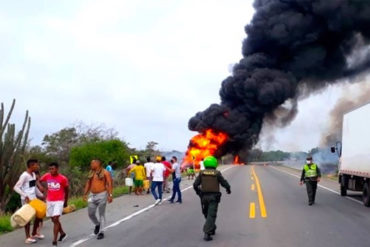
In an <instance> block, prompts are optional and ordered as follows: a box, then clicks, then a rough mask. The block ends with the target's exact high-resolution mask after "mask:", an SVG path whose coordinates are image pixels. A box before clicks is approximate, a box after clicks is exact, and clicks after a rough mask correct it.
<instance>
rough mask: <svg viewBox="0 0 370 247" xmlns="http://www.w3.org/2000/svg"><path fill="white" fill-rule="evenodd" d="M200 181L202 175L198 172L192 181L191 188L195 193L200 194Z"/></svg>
mask: <svg viewBox="0 0 370 247" xmlns="http://www.w3.org/2000/svg"><path fill="white" fill-rule="evenodd" d="M201 183H202V176H201V175H200V174H199V175H198V176H197V177H196V178H195V181H194V183H193V188H194V190H195V193H197V195H200V192H201V191H200V188H199V186H200V185H201Z"/></svg>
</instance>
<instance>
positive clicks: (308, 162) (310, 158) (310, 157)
mask: <svg viewBox="0 0 370 247" xmlns="http://www.w3.org/2000/svg"><path fill="white" fill-rule="evenodd" d="M306 163H307V164H312V156H308V157H307V159H306Z"/></svg>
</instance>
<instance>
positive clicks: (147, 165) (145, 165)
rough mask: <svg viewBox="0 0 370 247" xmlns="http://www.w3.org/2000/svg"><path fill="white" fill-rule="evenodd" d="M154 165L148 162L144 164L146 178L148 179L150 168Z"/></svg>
mask: <svg viewBox="0 0 370 247" xmlns="http://www.w3.org/2000/svg"><path fill="white" fill-rule="evenodd" d="M153 165H154V163H153V162H148V163H145V164H144V167H145V171H146V176H147V177H150V172H151V171H152V166H153Z"/></svg>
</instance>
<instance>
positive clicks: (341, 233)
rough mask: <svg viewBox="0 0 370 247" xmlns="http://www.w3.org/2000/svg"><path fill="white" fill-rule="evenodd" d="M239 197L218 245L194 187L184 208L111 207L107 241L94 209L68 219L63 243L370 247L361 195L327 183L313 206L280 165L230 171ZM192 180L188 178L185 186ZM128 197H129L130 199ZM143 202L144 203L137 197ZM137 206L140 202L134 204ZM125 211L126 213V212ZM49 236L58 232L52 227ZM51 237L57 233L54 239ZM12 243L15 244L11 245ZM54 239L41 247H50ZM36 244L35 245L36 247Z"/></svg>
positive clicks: (227, 212)
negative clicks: (343, 193) (345, 194)
mask: <svg viewBox="0 0 370 247" xmlns="http://www.w3.org/2000/svg"><path fill="white" fill-rule="evenodd" d="M223 169H227V170H226V171H224V172H223V173H224V176H225V177H226V178H227V179H228V180H229V182H230V184H231V186H232V194H231V195H227V194H226V193H224V194H223V197H222V202H221V204H220V207H219V215H218V222H217V225H218V229H217V234H216V236H215V237H214V240H213V241H212V242H204V241H203V240H202V237H203V234H202V231H201V230H202V226H203V223H204V218H203V216H202V214H201V210H200V202H199V198H198V197H197V196H196V195H195V193H194V192H193V190H192V189H187V190H186V191H184V196H183V197H184V203H183V204H182V205H179V204H175V205H172V204H169V203H166V202H165V203H163V204H162V205H160V206H157V207H153V206H152V205H151V203H152V198H151V197H150V196H143V197H142V198H141V199H140V200H141V201H140V205H139V207H138V208H136V207H133V206H132V205H130V210H129V211H127V210H126V211H125V210H120V206H119V204H120V203H122V205H126V206H127V204H128V202H127V201H125V203H124V202H122V201H120V200H116V201H115V203H114V204H113V205H110V207H109V208H108V210H109V211H110V213H109V214H108V217H109V222H108V224H109V225H110V227H109V229H107V230H106V238H105V239H104V240H101V241H98V240H96V239H95V238H92V236H91V235H90V232H91V231H92V226H91V223H90V222H89V220H88V218H87V215H86V211H85V210H80V211H79V212H77V213H75V214H74V215H73V214H71V215H67V216H65V217H64V219H63V223H64V224H65V230H66V231H68V233H69V235H70V238H69V239H68V241H67V242H66V243H63V244H61V245H60V246H81V247H82V246H89V247H95V246H109V247H122V246H135V247H141V246H143V247H144V246H146V247H147V246H150V247H163V246H176V247H201V246H213V247H214V246H215V247H223V246H225V247H230V246H256V247H257V246H258V247H261V246H266V247H269V246H276V247H280V246H281V247H287V246H294V247H295V246H300V247H305V246H307V247H308V246H309V247H312V246H318V247H321V246H335V247H341V246H343V247H348V246H356V247H361V246H369V245H370V235H369V233H370V209H369V208H366V207H364V206H363V205H362V204H361V203H360V202H359V201H357V199H358V198H357V197H356V196H354V197H349V198H342V197H340V196H339V195H338V194H337V183H336V182H333V181H329V180H324V181H323V182H322V183H321V187H320V188H319V189H318V194H317V203H316V204H315V205H314V206H312V207H310V206H308V205H307V197H306V193H305V187H300V186H299V185H298V180H299V179H298V178H297V176H298V175H299V173H297V172H295V171H293V170H290V169H285V168H281V167H272V166H229V167H226V168H225V167H223ZM189 185H190V183H189V182H188V181H185V182H184V184H183V189H186V188H187V187H188V186H189ZM123 198H124V199H122V200H129V198H130V197H129V196H126V197H123ZM135 200H136V199H135ZM134 206H135V205H134ZM123 211H124V212H123ZM44 233H45V234H47V235H50V233H51V231H50V225H48V223H47V224H46V227H45V229H44ZM48 238H50V236H48ZM22 241H23V231H22V230H21V229H20V230H17V231H15V232H12V233H10V234H6V235H3V236H0V246H1V247H3V246H4V247H5V246H12V247H13V246H24V244H23V243H22ZM9 244H11V245H9ZM49 244H50V243H49V241H48V239H45V240H44V241H40V242H39V243H37V244H36V245H38V246H49ZM36 245H35V246H36Z"/></svg>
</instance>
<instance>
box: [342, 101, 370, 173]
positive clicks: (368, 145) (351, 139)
mask: <svg viewBox="0 0 370 247" xmlns="http://www.w3.org/2000/svg"><path fill="white" fill-rule="evenodd" d="M340 172H341V173H344V174H351V175H357V176H363V177H370V104H367V105H365V106H363V107H360V108H358V109H356V110H354V111H351V112H349V113H347V114H345V115H344V116H343V132H342V157H341V163H340Z"/></svg>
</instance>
